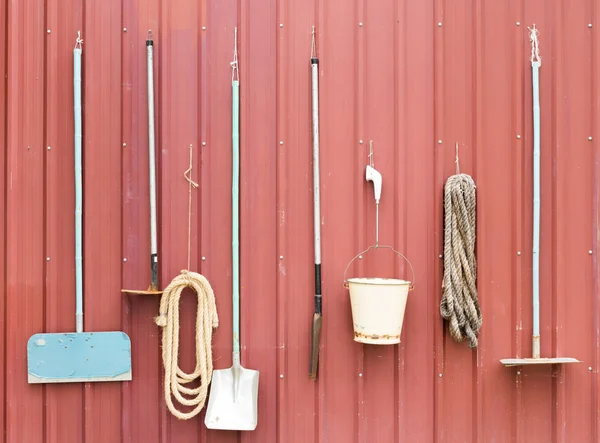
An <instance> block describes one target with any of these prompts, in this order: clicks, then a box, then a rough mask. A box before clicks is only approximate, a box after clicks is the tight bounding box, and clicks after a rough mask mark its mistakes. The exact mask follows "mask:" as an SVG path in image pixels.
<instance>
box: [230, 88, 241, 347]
mask: <svg viewBox="0 0 600 443" xmlns="http://www.w3.org/2000/svg"><path fill="white" fill-rule="evenodd" d="M239 93H240V84H239V81H238V80H232V82H231V96H232V113H231V114H232V119H231V127H232V131H231V144H232V163H233V171H232V172H233V174H232V186H231V197H232V198H231V203H232V208H231V209H232V218H233V220H232V233H231V234H232V236H231V238H232V253H233V254H232V255H233V263H232V267H233V270H232V272H233V300H232V301H233V354H234V359H235V358H236V357H237V358H238V359H239V353H240V248H239V174H240V145H239V105H240V100H239Z"/></svg>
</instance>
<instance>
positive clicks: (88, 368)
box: [27, 332, 131, 383]
mask: <svg viewBox="0 0 600 443" xmlns="http://www.w3.org/2000/svg"><path fill="white" fill-rule="evenodd" d="M27 372H28V382H29V383H78V382H98V381H100V382H103V381H129V380H131V340H130V339H129V337H128V336H127V334H125V333H124V332H61V333H49V334H45V333H44V334H35V335H33V336H31V338H30V339H29V341H28V342H27Z"/></svg>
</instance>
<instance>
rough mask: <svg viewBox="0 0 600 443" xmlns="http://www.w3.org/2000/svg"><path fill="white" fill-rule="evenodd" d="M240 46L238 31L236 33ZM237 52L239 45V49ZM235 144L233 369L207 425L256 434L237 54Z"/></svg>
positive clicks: (211, 404) (217, 374) (218, 377)
mask: <svg viewBox="0 0 600 443" xmlns="http://www.w3.org/2000/svg"><path fill="white" fill-rule="evenodd" d="M235 33H236V43H237V29H236V32H235ZM236 49H237V45H236ZM231 66H232V67H233V77H232V81H231V88H232V96H233V103H232V105H233V112H232V114H233V115H232V144H233V159H232V160H233V180H232V181H233V183H232V212H233V214H232V215H233V223H232V224H233V229H232V253H233V254H232V255H233V263H232V267H233V366H232V367H231V368H229V369H217V370H214V371H213V375H212V384H211V387H210V397H209V399H208V406H207V408H206V417H205V419H204V424H205V425H206V427H207V428H209V429H223V430H237V431H253V430H254V429H256V425H257V424H258V374H259V373H258V371H255V370H253V369H246V368H244V367H242V365H241V364H240V338H239V337H240V325H239V323H240V313H239V309H240V300H239V298H240V292H239V283H240V278H239V208H238V204H239V155H240V154H239V126H238V116H239V80H238V79H237V51H235V52H234V61H233V62H232V64H231Z"/></svg>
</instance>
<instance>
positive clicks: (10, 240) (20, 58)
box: [4, 0, 47, 442]
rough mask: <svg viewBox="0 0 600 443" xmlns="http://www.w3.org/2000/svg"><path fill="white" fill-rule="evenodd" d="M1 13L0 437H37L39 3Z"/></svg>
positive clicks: (41, 272)
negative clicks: (1, 396)
mask: <svg viewBox="0 0 600 443" xmlns="http://www.w3.org/2000/svg"><path fill="white" fill-rule="evenodd" d="M7 14H8V31H7V32H8V36H9V38H8V39H7V42H6V44H7V48H6V51H7V61H8V63H7V66H6V74H7V90H6V95H5V97H4V100H6V128H5V130H6V137H5V138H4V139H5V140H6V148H5V149H7V157H6V168H7V174H6V175H7V176H6V181H7V182H6V202H5V204H6V210H5V216H6V228H5V229H6V231H5V232H6V246H5V247H6V250H5V251H6V252H5V253H6V254H7V255H6V294H5V296H6V312H5V322H6V331H7V336H8V337H6V338H5V346H6V351H5V352H6V354H5V355H6V357H5V358H6V362H5V372H4V374H5V379H4V383H5V389H6V394H5V395H6V400H5V417H6V423H5V429H4V435H5V439H6V440H7V441H10V442H17V441H41V440H43V439H44V434H45V429H44V426H43V423H44V388H43V387H42V386H35V387H32V386H29V385H28V384H27V340H28V339H29V337H30V336H31V335H32V334H33V333H35V332H37V331H39V330H41V329H42V328H44V292H45V288H44V278H45V263H44V262H45V256H44V255H45V254H44V252H45V251H44V250H45V247H44V225H45V217H44V178H45V174H44V152H45V149H44V146H43V145H44V115H45V106H44V105H45V101H44V82H45V75H46V73H45V69H44V68H45V63H44V61H45V51H44V43H45V42H44V40H45V39H46V38H47V37H46V35H45V32H46V31H45V29H46V28H45V26H44V2H43V1H41V0H36V1H32V2H27V3H14V2H10V3H8V8H7ZM24 54H27V56H24Z"/></svg>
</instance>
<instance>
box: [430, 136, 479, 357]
mask: <svg viewBox="0 0 600 443" xmlns="http://www.w3.org/2000/svg"><path fill="white" fill-rule="evenodd" d="M475 203H476V196H475V182H474V181H473V179H472V178H471V176H470V175H468V174H464V173H462V174H461V172H460V167H459V162H458V142H457V143H456V175H452V176H450V177H449V178H448V180H447V181H446V186H444V279H443V281H442V300H441V302H440V313H441V316H442V318H444V319H445V320H447V321H448V328H449V330H450V335H451V336H452V338H453V339H454V340H455V341H457V342H462V341H464V340H466V339H468V340H469V346H470V347H471V348H476V347H477V344H478V341H477V337H478V335H479V329H480V328H481V323H482V318H481V309H480V307H479V300H478V298H477V284H476V279H477V261H476V257H475V234H476V215H477V214H476V207H475Z"/></svg>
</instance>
